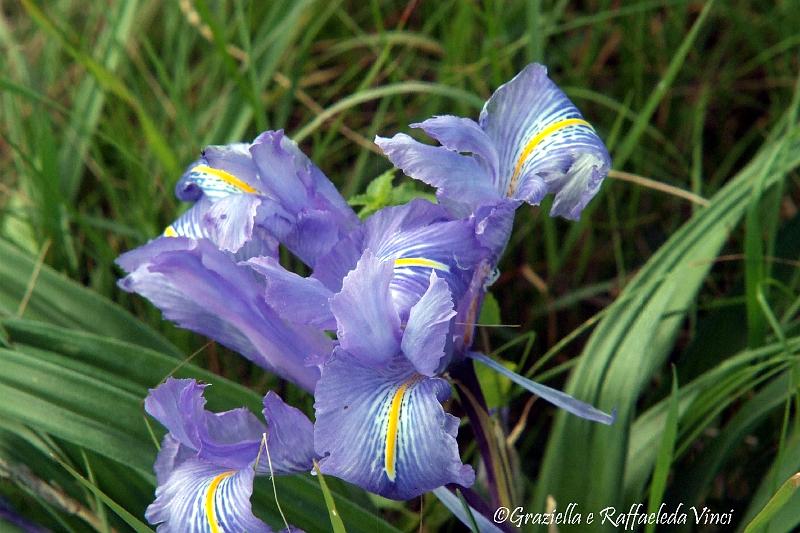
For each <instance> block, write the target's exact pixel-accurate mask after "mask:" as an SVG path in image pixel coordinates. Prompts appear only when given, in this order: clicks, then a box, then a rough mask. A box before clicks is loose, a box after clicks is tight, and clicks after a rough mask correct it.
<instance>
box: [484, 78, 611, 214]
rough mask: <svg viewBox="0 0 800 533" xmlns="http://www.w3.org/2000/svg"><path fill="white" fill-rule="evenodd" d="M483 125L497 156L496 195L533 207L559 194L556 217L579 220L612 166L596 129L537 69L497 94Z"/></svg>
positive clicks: (507, 85) (509, 84) (489, 102)
mask: <svg viewBox="0 0 800 533" xmlns="http://www.w3.org/2000/svg"><path fill="white" fill-rule="evenodd" d="M480 125H481V128H483V129H484V131H486V133H487V135H488V136H489V137H490V138H491V139H492V140H493V141H494V144H495V146H496V147H497V151H498V154H499V158H500V164H499V169H500V171H499V177H498V180H497V182H496V187H497V190H498V191H499V192H500V193H501V194H502V195H504V196H508V197H510V198H516V199H520V200H524V201H526V202H528V203H530V204H534V205H535V204H538V203H539V202H540V201H541V200H542V198H543V197H544V196H545V195H546V194H547V193H555V195H556V202H558V203H559V207H558V209H554V210H553V213H552V214H554V215H562V216H566V217H567V218H577V217H578V216H579V215H580V211H581V210H582V209H583V207H585V205H586V203H587V202H588V201H589V200H590V199H591V198H592V197H593V196H594V195H595V194H596V193H597V191H598V190H599V187H600V182H601V181H602V179H603V177H605V175H606V173H607V172H608V169H609V167H610V165H611V160H610V157H609V155H608V151H607V150H606V148H605V146H604V144H603V142H602V141H601V140H600V138H599V137H598V136H597V134H596V133H595V131H594V129H593V128H592V126H591V125H590V124H589V123H588V122H586V121H585V120H584V119H583V117H582V116H581V114H580V112H579V111H578V109H577V108H576V107H575V106H574V105H573V103H572V102H570V100H569V99H568V98H567V97H566V95H565V94H564V93H563V92H562V91H561V90H560V89H559V88H558V87H557V86H556V85H555V84H554V83H553V82H552V81H551V80H550V79H549V78H548V77H547V69H546V68H545V67H543V66H541V65H538V64H531V65H528V66H527V67H525V69H524V70H523V71H522V72H520V73H519V74H518V75H517V76H516V77H514V79H512V80H511V81H509V82H508V83H506V84H504V85H502V86H501V87H500V88H498V89H497V91H495V93H494V94H493V95H492V97H491V98H490V99H489V101H487V102H486V105H485V106H484V108H483V111H482V112H481V116H480Z"/></svg>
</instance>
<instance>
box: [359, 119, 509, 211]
mask: <svg viewBox="0 0 800 533" xmlns="http://www.w3.org/2000/svg"><path fill="white" fill-rule="evenodd" d="M375 144H377V145H378V146H379V147H380V148H381V150H383V153H384V154H385V155H386V157H388V158H389V160H390V161H391V162H392V164H393V165H394V166H396V167H397V168H399V169H401V170H402V171H403V172H404V173H405V174H406V175H407V176H409V177H412V178H414V179H417V180H420V181H422V182H423V183H427V184H428V185H431V186H433V187H436V188H437V190H438V193H437V196H439V198H440V200H442V201H446V202H447V204H448V207H449V208H451V209H452V210H453V211H454V214H455V215H457V216H467V215H469V212H470V211H471V210H472V209H474V208H476V207H478V206H480V205H482V204H483V203H485V202H491V201H495V200H497V199H498V198H499V197H500V195H499V193H498V191H497V189H496V188H495V186H494V184H493V181H492V176H491V174H489V171H488V170H487V168H486V167H485V166H483V165H481V164H480V163H479V162H478V161H477V160H476V159H475V158H474V157H472V156H467V155H462V154H459V153H457V152H453V151H451V150H448V149H447V148H444V147H441V146H430V145H427V144H422V143H420V142H417V141H415V140H414V139H412V138H411V137H409V136H408V135H406V134H404V133H398V134H397V135H395V136H394V137H392V138H391V139H386V138H383V137H376V138H375Z"/></svg>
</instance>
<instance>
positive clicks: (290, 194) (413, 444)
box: [118, 64, 612, 532]
mask: <svg viewBox="0 0 800 533" xmlns="http://www.w3.org/2000/svg"><path fill="white" fill-rule="evenodd" d="M412 127H417V128H421V129H422V130H423V131H424V132H425V133H426V134H427V135H429V136H430V137H432V138H433V139H435V140H436V141H438V143H439V144H440V146H434V145H429V144H423V143H420V142H417V141H415V140H413V139H412V138H411V137H409V136H408V135H405V134H397V135H395V136H394V137H392V138H390V139H386V138H377V139H376V143H377V144H378V146H380V147H381V149H382V150H383V152H384V153H385V154H386V156H387V157H388V158H389V159H390V160H391V162H392V163H393V164H394V165H395V166H396V167H398V168H399V169H401V170H402V171H403V172H404V173H405V174H407V175H408V176H410V177H412V178H415V179H418V180H421V181H423V182H425V183H427V184H429V185H432V186H434V187H435V188H436V190H437V200H438V202H437V203H435V204H434V203H431V202H428V201H426V200H421V199H417V200H414V201H411V202H409V203H408V204H406V205H402V206H394V207H387V208H384V209H382V210H380V211H378V212H376V213H375V214H373V215H372V216H370V217H369V218H367V219H366V220H364V221H360V220H359V219H358V217H357V216H356V215H355V214H354V213H353V211H352V210H351V209H350V207H349V206H348V205H347V203H346V202H345V201H344V199H342V197H341V196H340V195H339V193H338V192H337V191H336V189H335V188H334V186H333V185H332V184H331V182H330V181H329V180H328V179H327V178H326V177H325V176H324V175H323V173H322V172H321V171H320V170H319V168H317V167H316V166H315V165H314V164H313V163H312V162H311V161H310V160H309V159H308V158H307V157H306V156H305V155H304V154H303V153H302V152H301V151H300V150H299V149H298V147H297V145H296V144H295V143H293V142H292V141H291V140H290V139H288V138H287V137H286V136H285V135H284V134H283V132H281V131H269V132H265V133H263V134H261V135H260V136H258V137H257V138H256V139H255V141H253V143H251V144H232V145H227V146H212V147H209V148H207V149H206V150H205V151H204V152H203V154H202V157H201V158H200V159H199V160H198V161H196V162H195V163H193V164H192V165H190V167H189V168H188V170H187V171H186V173H185V174H184V175H183V176H182V177H181V178H180V180H179V181H178V184H177V187H176V194H177V196H178V198H179V199H181V200H185V201H191V202H194V204H193V206H192V207H191V208H190V209H189V210H188V211H187V212H186V213H185V214H184V215H182V216H181V217H180V218H178V219H177V220H176V221H175V222H174V223H173V224H172V225H170V226H169V227H168V228H167V229H166V231H165V232H164V235H163V236H162V237H160V238H157V239H154V240H153V241H151V242H149V243H148V244H146V245H144V246H142V247H141V248H138V249H136V250H133V251H131V252H128V253H126V254H124V255H123V256H122V257H120V258H119V260H118V263H119V264H120V265H121V266H122V268H124V269H125V271H126V272H127V273H128V275H127V276H126V277H125V278H124V279H122V280H121V281H120V286H121V287H122V288H123V289H125V290H127V291H130V292H136V293H139V294H141V295H143V296H145V297H146V298H148V299H149V300H150V301H151V302H153V303H154V304H155V305H156V306H157V307H159V308H160V309H161V310H162V312H163V314H164V316H165V317H166V318H167V319H169V320H172V321H174V322H175V323H177V324H178V325H179V326H181V327H184V328H187V329H190V330H193V331H196V332H198V333H201V334H204V335H206V336H208V337H210V338H212V339H214V340H216V341H218V342H220V343H221V344H223V345H225V346H227V347H229V348H231V349H233V350H235V351H237V352H239V353H241V354H242V355H243V356H245V357H247V358H248V359H249V360H251V361H252V362H254V363H256V364H258V365H260V366H262V367H264V368H266V369H268V370H270V371H271V372H274V373H275V374H277V375H278V376H280V377H282V378H284V379H286V380H289V381H291V382H293V383H295V384H296V385H298V386H299V387H301V388H303V389H305V390H307V391H308V392H309V393H312V394H313V395H314V400H315V403H314V409H315V420H314V422H313V423H312V422H311V421H310V420H309V419H308V418H306V416H305V415H304V414H302V413H301V412H300V411H299V410H297V409H295V408H293V407H290V406H287V405H286V404H284V403H283V401H282V400H281V399H280V398H279V397H278V396H277V395H275V394H274V393H273V392H269V393H267V395H266V396H265V398H264V412H263V414H264V419H265V420H266V425H264V424H263V423H262V422H261V421H260V420H259V419H258V418H257V417H256V416H255V415H253V414H252V413H250V412H248V411H246V410H242V409H239V410H234V411H228V412H225V413H218V414H215V413H210V412H207V411H206V410H205V409H204V400H203V397H202V394H203V388H204V387H203V386H202V385H198V384H197V383H196V382H194V381H193V380H175V379H168V380H167V381H166V382H165V383H163V384H162V385H160V386H159V387H157V388H156V389H154V390H152V391H151V393H150V395H149V396H148V398H147V401H146V404H145V406H146V409H147V412H148V413H150V414H151V415H152V416H153V417H155V418H156V419H157V420H159V422H161V423H162V424H163V425H164V426H165V427H166V428H167V429H168V434H167V435H166V437H165V438H164V442H163V446H162V448H161V451H160V452H159V456H158V460H157V462H156V466H155V469H156V474H157V478H158V488H157V491H156V500H155V502H154V503H153V504H152V505H151V506H150V507H149V508H148V511H147V518H148V520H149V521H150V522H151V523H153V524H160V526H159V531H173V530H175V531H177V530H180V531H198V532H199V531H266V530H268V528H267V526H266V525H265V524H264V523H263V522H261V521H260V520H258V519H257V518H256V517H255V516H253V514H252V512H251V510H250V502H249V499H250V495H251V492H252V484H253V478H254V476H255V475H257V474H261V473H265V472H266V473H268V472H269V471H270V470H268V469H267V468H266V465H265V462H264V458H263V457H262V455H263V454H262V453H260V452H261V451H262V448H268V450H269V452H270V454H271V466H272V470H271V471H272V472H274V473H276V474H290V473H295V472H309V471H310V470H311V468H312V464H313V462H314V460H317V461H318V462H319V467H320V470H321V472H323V473H325V474H330V475H333V476H337V477H339V478H341V479H344V480H346V481H349V482H351V483H354V484H356V485H359V486H361V487H363V488H365V489H367V490H369V491H371V492H374V493H377V494H380V495H382V496H385V497H388V498H394V499H399V500H404V499H410V498H413V497H415V496H418V495H420V494H422V493H424V492H427V491H431V490H433V489H436V488H438V487H441V486H442V485H446V484H457V485H461V486H464V487H468V486H470V485H471V484H472V483H473V482H474V480H475V473H474V471H473V469H472V467H471V466H469V465H464V464H462V462H461V459H460V456H459V452H458V444H457V441H456V434H457V431H458V426H459V420H458V419H457V418H456V417H454V416H452V415H451V414H448V413H446V412H445V410H444V409H443V406H442V403H443V402H444V400H446V399H447V397H448V396H449V394H450V384H449V382H448V380H447V373H446V372H447V369H448V368H449V367H451V365H455V364H463V362H464V361H465V360H466V359H473V360H475V361H478V362H480V363H483V364H486V365H488V366H490V367H491V368H494V369H495V370H497V371H498V372H503V373H505V374H506V375H508V376H509V377H510V378H511V379H512V380H513V381H515V382H516V383H518V384H520V385H522V386H524V387H526V388H528V389H529V390H531V391H533V392H534V393H536V394H538V395H540V396H541V397H542V398H544V399H546V400H548V401H550V402H552V403H554V404H556V405H558V406H559V407H562V408H564V409H566V410H568V411H570V412H572V413H574V414H576V415H578V416H582V417H584V418H588V419H591V420H595V421H599V422H604V423H610V422H611V421H612V417H611V416H609V415H607V414H605V413H602V412H600V411H597V410H596V409H594V408H593V407H591V406H588V405H586V404H583V403H581V402H579V401H578V400H575V399H573V398H571V397H569V396H567V395H566V394H564V393H562V392H559V391H555V390H553V389H549V388H548V387H545V386H543V385H540V384H536V383H534V382H532V381H530V380H527V379H525V378H523V377H522V376H518V375H516V374H513V373H511V372H510V371H509V370H507V369H506V368H505V367H503V366H502V365H499V364H497V363H495V362H494V361H493V360H492V359H491V358H489V357H487V356H486V355H483V354H480V353H477V352H473V351H472V349H471V347H472V339H473V331H474V328H475V323H476V320H477V317H478V314H479V311H480V307H481V304H482V300H483V296H484V294H485V292H486V288H487V286H488V285H489V284H491V282H492V281H493V279H494V277H495V275H496V274H495V270H496V265H497V263H498V261H499V258H500V256H501V255H502V252H503V250H504V248H505V246H506V243H507V242H508V238H509V235H510V232H511V227H512V224H513V217H514V212H515V210H516V208H517V207H519V206H520V205H521V204H522V203H529V204H533V205H536V204H538V203H539V202H540V201H541V200H542V199H543V198H544V197H545V196H546V195H547V194H553V195H555V198H554V201H553V206H552V210H551V214H552V215H560V216H564V217H566V218H571V219H575V218H577V217H578V216H579V215H580V212H581V211H582V209H583V208H584V207H585V206H586V204H587V202H588V201H589V200H590V199H591V198H592V197H593V196H594V195H595V194H596V192H597V191H598V189H599V187H600V183H601V181H602V179H603V178H604V176H605V174H606V172H607V171H608V168H609V165H610V160H609V156H608V153H607V151H606V149H605V147H604V145H603V143H602V142H601V141H600V139H599V138H598V137H597V135H596V134H595V132H594V130H593V128H592V127H591V126H590V125H589V123H588V122H586V121H585V120H584V119H583V118H582V117H581V115H580V113H579V112H578V110H577V109H576V108H575V106H574V105H573V104H572V103H571V102H570V101H569V100H568V99H567V97H566V96H565V95H564V94H563V93H562V92H561V91H560V90H559V89H558V88H557V87H556V86H555V84H554V83H553V82H552V81H551V80H550V79H549V78H548V77H547V73H546V70H545V68H544V67H542V66H540V65H535V64H534V65H529V66H528V67H526V68H525V69H524V70H523V71H522V72H521V73H520V74H518V75H517V76H516V77H515V78H514V79H513V80H511V81H510V82H508V83H506V84H505V85H503V86H502V87H500V88H499V89H497V91H496V92H495V93H494V95H492V97H491V98H490V99H489V100H488V101H487V102H486V105H485V107H484V109H483V111H482V112H481V115H480V119H479V121H478V122H475V121H473V120H470V119H467V118H460V117H454V116H438V117H434V118H431V119H428V120H426V121H424V122H422V123H420V124H413V125H412ZM279 245H283V246H284V247H285V248H286V249H287V250H289V251H290V252H291V253H292V254H294V255H295V256H296V257H297V258H299V259H300V260H301V261H302V262H304V263H305V264H306V265H307V266H308V267H309V269H310V271H311V272H312V273H311V275H310V276H308V277H303V276H299V275H297V274H295V273H292V272H289V271H287V270H286V269H284V268H283V267H282V266H281V264H280V262H279V260H278V247H279Z"/></svg>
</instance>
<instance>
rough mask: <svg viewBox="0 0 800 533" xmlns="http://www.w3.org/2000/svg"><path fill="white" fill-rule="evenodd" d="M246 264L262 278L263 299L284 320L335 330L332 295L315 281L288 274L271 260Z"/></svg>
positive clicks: (266, 259)
mask: <svg viewBox="0 0 800 533" xmlns="http://www.w3.org/2000/svg"><path fill="white" fill-rule="evenodd" d="M247 263H248V264H249V265H250V266H252V267H253V269H254V270H255V271H256V272H258V273H260V274H261V275H263V276H264V283H265V289H264V296H265V298H266V300H267V302H268V303H269V305H270V307H272V308H273V309H275V311H277V312H278V314H279V315H281V317H282V318H283V319H284V320H287V321H289V322H293V323H296V324H308V325H310V326H315V327H318V328H322V329H327V330H335V329H336V318H335V317H334V316H333V313H332V312H331V306H330V298H331V297H332V296H333V292H331V291H330V290H328V288H327V287H325V286H324V285H323V284H322V282H320V281H319V280H318V279H315V278H304V277H302V276H299V275H297V274H295V273H294V272H289V271H288V270H286V269H285V268H283V266H281V264H280V263H279V262H278V260H277V259H274V258H272V257H256V258H253V259H250V260H249V261H248V262H247Z"/></svg>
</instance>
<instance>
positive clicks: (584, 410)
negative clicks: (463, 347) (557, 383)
mask: <svg viewBox="0 0 800 533" xmlns="http://www.w3.org/2000/svg"><path fill="white" fill-rule="evenodd" d="M469 357H470V358H471V359H474V360H476V361H478V362H479V363H481V364H484V365H486V366H488V367H489V368H491V369H492V370H494V371H495V372H499V373H500V374H503V375H504V376H505V377H507V378H508V379H510V380H511V381H513V382H514V383H516V384H517V385H519V386H520V387H522V388H524V389H527V390H529V391H530V392H532V393H534V394H536V395H537V396H539V397H540V398H542V399H543V400H545V401H547V402H550V403H552V404H553V405H555V406H556V407H560V408H561V409H564V410H565V411H567V412H569V413H572V414H573V415H575V416H579V417H581V418H585V419H586V420H592V421H593V422H600V423H601V424H607V425H611V424H613V423H614V420H615V419H616V412H615V411H612V412H611V414H608V413H604V412H603V411H601V410H599V409H597V408H596V407H593V406H591V405H589V404H588V403H584V402H582V401H580V400H577V399H575V398H573V397H572V396H570V395H569V394H567V393H566V392H561V391H559V390H556V389H552V388H550V387H548V386H546V385H542V384H541V383H536V382H535V381H531V380H530V379H528V378H526V377H524V376H520V375H519V374H517V373H516V372H512V371H511V370H509V369H507V368H506V367H504V366H503V365H501V364H500V363H498V362H497V361H495V360H494V359H492V358H490V357H488V356H486V355H484V354H482V353H478V352H470V354H469Z"/></svg>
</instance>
